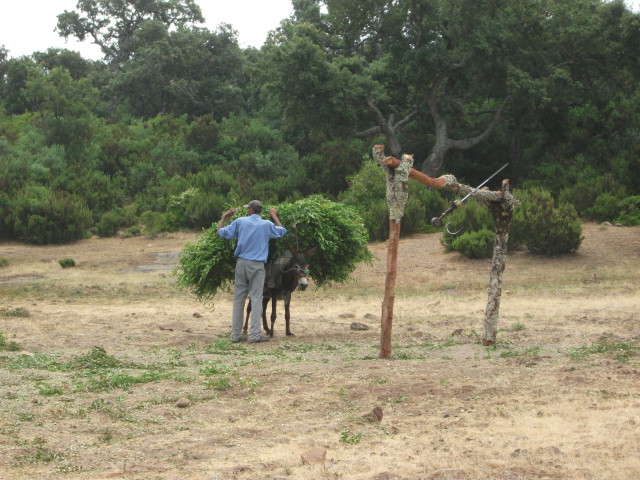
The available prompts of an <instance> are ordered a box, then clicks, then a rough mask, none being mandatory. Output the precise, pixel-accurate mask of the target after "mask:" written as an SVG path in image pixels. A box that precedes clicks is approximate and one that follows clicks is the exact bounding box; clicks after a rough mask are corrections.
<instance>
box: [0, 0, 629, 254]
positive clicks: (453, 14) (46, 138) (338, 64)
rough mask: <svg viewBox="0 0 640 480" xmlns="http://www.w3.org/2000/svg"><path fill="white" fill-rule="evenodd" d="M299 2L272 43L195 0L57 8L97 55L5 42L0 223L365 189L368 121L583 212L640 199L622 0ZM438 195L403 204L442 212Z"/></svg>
mask: <svg viewBox="0 0 640 480" xmlns="http://www.w3.org/2000/svg"><path fill="white" fill-rule="evenodd" d="M292 5H293V9H294V11H293V15H292V16H291V17H290V18H286V19H283V20H282V22H281V24H280V26H279V27H278V28H277V29H275V30H273V31H272V32H270V35H269V37H268V39H267V41H266V42H265V44H264V45H263V46H262V47H261V48H260V49H255V48H241V47H240V46H239V44H238V39H237V32H236V31H235V30H234V28H233V26H232V25H224V24H222V25H220V26H219V27H217V28H216V29H215V30H213V31H212V30H209V29H207V28H203V27H202V26H201V24H202V22H203V17H202V12H201V10H200V7H199V6H198V5H197V3H196V2H195V1H193V0H144V1H142V0H139V1H123V0H80V1H78V2H77V6H76V9H75V10H72V11H65V12H62V13H61V14H60V15H58V27H57V28H58V33H59V34H60V35H61V36H63V37H74V38H77V39H79V40H83V41H88V42H92V43H96V44H97V45H99V46H100V48H101V49H102V52H103V55H104V57H103V59H102V60H100V61H91V60H87V59H84V58H82V57H81V56H80V55H79V54H78V53H76V52H71V51H68V50H64V49H53V48H52V49H48V50H47V51H44V52H33V54H32V55H28V56H23V57H18V58H12V57H10V56H9V54H8V52H7V50H6V49H5V48H4V47H2V46H0V237H2V238H11V239H17V240H25V241H43V242H44V241H51V238H52V237H51V235H50V234H49V233H47V231H48V230H47V229H49V230H51V229H52V228H53V227H52V225H54V224H56V222H66V221H67V220H65V219H67V218H75V217H77V221H74V222H72V223H73V225H74V226H73V232H75V233H73V234H68V232H67V231H66V230H65V229H64V228H58V227H56V232H59V233H58V234H56V236H59V237H63V238H65V239H69V238H74V235H80V236H81V235H83V234H84V233H85V232H86V230H87V229H90V230H91V231H93V232H96V231H98V230H99V231H102V232H106V231H113V229H110V228H106V225H107V223H109V222H115V223H116V224H117V225H116V227H117V228H116V229H115V231H118V230H119V231H121V232H122V231H123V230H126V231H130V232H132V233H131V234H134V233H135V232H136V231H139V230H140V228H144V229H146V230H147V231H153V230H162V229H175V228H200V227H205V228H206V227H208V226H209V225H211V223H212V222H213V221H214V220H215V219H217V218H218V217H219V216H220V214H221V212H222V211H223V209H224V208H225V207H226V206H228V205H237V204H241V203H242V202H243V201H245V200H246V199H247V198H254V197H257V198H260V199H262V200H263V201H265V202H271V203H273V204H279V203H282V202H293V201H296V200H298V199H300V198H302V197H306V196H309V195H311V194H321V195H325V196H326V197H328V198H330V199H334V200H335V199H339V198H345V199H349V202H350V203H352V204H354V205H356V206H361V207H363V206H364V204H362V205H361V204H360V203H358V202H360V201H365V200H366V201H367V202H368V201H369V200H368V199H367V198H365V196H362V195H357V194H356V193H354V192H353V191H351V190H352V189H353V188H355V189H357V188H359V187H358V185H359V184H358V181H357V180H356V181H355V183H354V179H357V178H358V175H359V171H361V169H362V168H371V167H370V166H369V165H370V164H368V163H365V162H364V158H366V156H367V154H368V152H369V151H370V147H371V145H373V144H376V143H385V144H386V145H387V148H388V150H389V151H390V153H392V154H394V155H396V156H400V155H401V154H403V153H411V154H413V155H414V158H415V166H416V167H417V168H421V169H422V170H423V171H425V172H427V173H429V174H431V175H432V176H433V175H435V174H440V173H444V172H453V173H455V174H456V176H457V177H458V178H459V179H460V180H461V181H462V182H466V183H469V184H476V183H478V182H479V181H480V180H482V179H483V178H486V177H487V175H488V174H489V173H491V172H492V171H494V170H495V169H496V168H497V167H498V166H500V165H502V164H504V163H506V162H509V165H510V166H509V172H507V173H506V176H509V177H510V179H511V183H512V185H513V186H514V187H515V188H530V187H545V188H547V189H548V190H549V192H550V194H551V195H553V197H554V199H555V200H556V201H557V202H558V204H561V203H571V204H573V205H574V206H575V209H576V211H577V212H578V214H579V215H580V216H581V217H582V218H594V219H598V220H604V219H608V220H612V221H615V220H616V219H617V218H618V217H619V216H620V215H621V213H620V212H622V211H623V210H624V211H626V212H628V211H629V209H631V214H630V215H625V216H624V218H625V219H629V218H636V217H637V216H636V215H635V214H634V213H633V208H635V207H634V206H635V205H637V204H638V203H639V202H638V201H637V200H636V199H637V196H638V193H639V191H640V113H639V112H640V87H639V85H640V81H639V80H640V15H639V14H636V13H633V12H631V11H630V10H629V9H628V8H627V7H626V6H625V4H624V2H623V1H622V0H614V1H607V2H606V1H603V0H510V1H505V0H364V1H360V2H352V1H348V0H293V1H292ZM354 185H355V186H354ZM415 198H418V197H415ZM419 198H420V201H422V200H424V199H426V198H427V197H426V196H424V195H423V194H420V197H419ZM425 201H426V200H425ZM419 203H420V202H419ZM428 204H429V205H430V206H429V207H428V208H427V206H425V205H422V208H418V205H415V206H413V207H411V208H414V207H415V208H414V209H415V211H416V212H418V211H420V212H422V213H420V215H422V216H424V217H425V219H426V220H428V218H430V217H431V216H433V214H434V213H438V212H432V211H427V210H428V209H429V208H438V207H437V205H438V202H435V201H431V200H428ZM371 205H374V206H376V207H375V208H374V210H375V212H373V211H367V212H366V215H365V216H366V217H367V222H369V221H370V220H371V221H373V220H375V219H374V218H373V217H377V216H380V215H382V216H383V215H384V212H378V207H377V205H380V203H379V202H373V203H371ZM45 206H47V208H48V209H47V208H44V207H45ZM54 208H58V210H56V211H57V212H66V213H64V215H63V214H59V213H55V212H54V211H53V210H52V209H54ZM408 208H409V207H408ZM20 215H23V216H24V220H23V223H24V225H17V224H16V219H17V218H20ZM32 217H33V218H32ZM412 218H413V217H412ZM114 219H115V220H114ZM625 221H630V220H625ZM70 223H71V222H70ZM414 223H415V226H416V229H417V230H418V231H419V230H420V229H421V228H422V227H423V225H424V223H425V221H424V219H423V220H420V221H417V220H416V222H414ZM99 226H101V227H100V228H99ZM102 227H105V228H102ZM136 229H137V230H136ZM81 230H82V231H81Z"/></svg>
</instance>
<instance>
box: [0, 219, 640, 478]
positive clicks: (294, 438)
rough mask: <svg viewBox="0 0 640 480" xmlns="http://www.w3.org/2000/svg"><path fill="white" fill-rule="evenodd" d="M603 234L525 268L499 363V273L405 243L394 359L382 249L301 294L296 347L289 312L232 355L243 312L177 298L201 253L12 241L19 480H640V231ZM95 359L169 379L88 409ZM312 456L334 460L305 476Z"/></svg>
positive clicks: (10, 422) (14, 441)
mask: <svg viewBox="0 0 640 480" xmlns="http://www.w3.org/2000/svg"><path fill="white" fill-rule="evenodd" d="M584 235H585V240H584V242H583V245H582V246H581V248H580V250H579V251H578V252H577V253H576V254H573V255H563V256H557V257H551V258H547V257H538V256H534V255H531V254H529V253H528V252H527V251H526V250H518V251H515V252H512V253H510V255H509V259H508V263H507V270H506V272H505V274H504V290H503V297H502V306H501V316H500V328H501V330H500V332H499V334H498V340H499V342H498V345H497V347H495V348H485V347H483V346H482V345H481V342H480V339H481V336H482V331H483V318H484V307H485V304H486V284H487V280H488V272H489V261H485V260H481V261H480V260H468V259H465V258H464V257H462V256H460V255H458V254H455V253H453V254H444V253H443V250H442V247H441V246H440V244H439V235H418V236H414V237H411V238H406V239H403V240H401V243H400V255H399V272H398V289H397V298H396V304H395V315H394V330H393V339H394V343H393V357H392V358H391V359H385V360H381V359H378V353H379V341H380V329H379V322H380V305H381V301H382V292H383V284H384V275H385V269H386V264H385V253H386V245H385V244H384V243H375V244H371V246H370V248H371V251H372V252H373V254H374V255H375V256H376V260H375V261H374V262H373V264H372V265H364V266H361V267H360V268H359V269H358V270H357V271H356V272H355V273H354V281H353V282H350V283H347V284H344V285H336V286H333V287H331V288H327V289H321V290H312V291H306V292H304V293H296V294H295V296H294V300H293V302H292V316H293V320H292V330H293V332H294V333H295V334H296V335H295V336H294V337H286V336H285V335H284V322H283V319H282V315H280V316H279V317H278V321H277V323H276V328H275V337H274V338H273V340H272V341H271V342H269V343H266V344H261V345H244V344H240V345H231V344H229V343H228V342H227V338H228V330H229V324H230V308H231V296H230V294H229V293H222V294H219V295H218V296H217V297H216V299H215V305H213V306H212V305H203V304H201V303H198V302H196V301H195V300H194V298H193V297H192V296H190V295H189V294H187V293H184V292H178V291H176V289H175V286H174V283H175V277H174V276H173V275H172V273H171V269H172V268H173V266H174V265H175V262H176V258H177V254H178V252H179V251H180V250H181V249H182V247H183V246H184V243H185V242H186V241H192V240H193V238H194V237H193V235H191V234H176V235H169V236H165V237H160V238H155V239H150V238H142V237H138V238H130V239H89V240H85V241H81V242H78V243H76V244H74V245H66V246H53V247H34V246H25V245H19V244H13V243H3V244H0V258H7V259H8V260H9V266H7V267H5V268H1V269H0V312H2V313H3V314H2V315H0V333H2V334H3V336H4V339H5V341H6V342H16V343H17V344H19V346H20V349H19V351H15V352H14V351H0V405H1V408H0V422H1V423H0V479H3V480H5V479H6V480H9V479H20V480H24V479H45V478H46V479H57V478H61V479H106V478H123V479H198V480H200V479H243V480H244V479H296V480H300V479H363V480H395V479H403V480H407V479H604V478H606V479H620V480H623V479H631V478H637V477H638V476H639V475H640V456H638V453H637V448H638V445H639V444H640V409H639V407H640V360H639V359H640V352H638V353H636V352H637V350H638V346H639V345H640V322H639V321H638V320H639V318H638V312H639V311H640V310H639V306H640V295H638V294H639V290H640V287H639V286H638V285H640V270H639V269H638V265H639V261H640V228H622V227H611V226H609V227H602V226H598V225H593V224H587V225H585V231H584ZM61 258H73V259H74V260H75V261H76V264H77V266H76V267H75V268H69V269H62V268H61V267H60V265H59V264H58V260H59V259H61ZM18 312H23V313H25V315H28V316H18V315H17V313H18ZM354 322H355V323H359V324H363V325H366V326H368V327H369V329H368V330H355V329H353V328H352V324H353V323H354ZM603 339H606V341H604V340H603ZM96 346H99V347H102V348H103V349H104V351H106V352H107V353H108V354H109V356H110V357H113V358H116V359H118V360H120V361H123V362H129V363H132V364H134V363H135V364H136V365H141V364H144V365H148V366H150V367H153V369H155V370H154V371H161V372H165V373H169V374H170V375H169V376H168V377H169V378H158V379H156V380H154V381H148V382H140V383H135V384H133V385H130V386H128V387H125V388H119V387H117V386H114V387H113V388H106V389H102V390H99V391H89V389H88V388H83V385H89V378H90V377H91V375H93V377H98V376H100V374H99V373H93V374H91V373H89V374H84V373H83V372H82V369H81V367H80V368H79V370H78V371H74V370H73V369H71V370H69V369H68V368H67V369H65V368H53V367H52V365H58V364H60V365H68V364H71V363H73V361H74V359H77V358H78V357H80V356H82V355H86V354H87V353H88V352H91V351H92V349H93V348H94V347H96ZM621 355H626V356H624V357H621ZM21 362H23V363H21ZM65 362H66V363H65ZM21 365H24V366H22V367H21ZM140 372H141V370H140V369H139V368H138V370H135V372H134V373H135V375H140ZM212 372H215V374H214V373H212ZM220 372H223V373H220ZM105 375H107V376H108V374H106V373H105V374H103V377H104V376H105ZM102 379H103V380H104V378H102ZM221 380H226V381H227V383H226V384H225V385H223V383H224V382H222V381H221ZM45 387H58V389H59V390H58V391H57V393H55V394H47V393H46V388H45ZM180 398H187V399H188V400H189V406H187V407H186V408H180V407H178V406H176V402H177V401H178V399H180ZM375 407H379V408H380V409H381V411H382V412H383V418H382V420H381V421H378V420H377V419H376V418H375V417H374V416H372V415H371V412H372V410H373V409H374V408H375ZM312 447H319V449H320V451H321V452H325V453H326V458H324V460H321V461H318V462H314V461H311V463H305V462H303V461H302V458H301V455H303V454H305V452H308V450H309V449H310V448H312Z"/></svg>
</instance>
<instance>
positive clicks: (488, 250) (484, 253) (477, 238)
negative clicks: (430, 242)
mask: <svg viewBox="0 0 640 480" xmlns="http://www.w3.org/2000/svg"><path fill="white" fill-rule="evenodd" d="M494 239H495V232H493V231H491V230H489V229H487V228H482V229H480V230H477V231H474V232H465V233H462V234H460V235H459V236H457V237H455V238H454V239H453V240H452V241H451V250H456V251H458V252H460V253H461V254H462V255H464V256H465V257H468V258H490V257H491V256H492V254H493V243H494Z"/></svg>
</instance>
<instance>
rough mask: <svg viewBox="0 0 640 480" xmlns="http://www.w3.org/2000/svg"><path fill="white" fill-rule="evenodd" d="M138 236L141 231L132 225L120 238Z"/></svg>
mask: <svg viewBox="0 0 640 480" xmlns="http://www.w3.org/2000/svg"><path fill="white" fill-rule="evenodd" d="M138 235H142V229H141V228H140V227H139V226H138V225H132V226H130V227H129V228H127V229H126V230H125V232H124V233H123V234H122V238H130V237H137V236H138Z"/></svg>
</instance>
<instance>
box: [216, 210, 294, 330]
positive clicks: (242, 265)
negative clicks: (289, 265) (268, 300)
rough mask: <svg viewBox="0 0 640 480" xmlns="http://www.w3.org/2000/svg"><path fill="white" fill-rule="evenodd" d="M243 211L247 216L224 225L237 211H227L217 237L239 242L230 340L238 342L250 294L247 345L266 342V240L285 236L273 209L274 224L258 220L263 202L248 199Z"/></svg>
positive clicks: (219, 224)
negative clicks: (263, 326)
mask: <svg viewBox="0 0 640 480" xmlns="http://www.w3.org/2000/svg"><path fill="white" fill-rule="evenodd" d="M243 208H246V209H247V216H246V217H240V218H237V219H236V220H234V221H233V222H231V224H230V225H229V226H227V227H225V226H224V222H225V220H226V219H227V218H228V217H230V216H231V215H233V214H234V213H235V212H236V210H235V209H233V208H232V209H229V210H227V211H226V212H224V214H223V215H222V218H221V219H220V221H219V222H218V236H220V237H221V238H224V239H226V240H231V239H232V238H237V239H238V245H237V247H236V250H235V252H234V255H235V257H236V258H237V259H238V260H237V261H236V275H235V281H234V288H233V313H232V317H231V341H232V342H233V343H238V342H240V340H241V332H242V324H243V320H244V318H243V317H244V304H245V301H246V299H247V295H249V299H250V301H251V328H250V329H249V335H248V338H247V342H248V343H262V342H268V341H269V339H268V338H264V337H263V336H262V333H261V332H262V329H261V318H262V291H263V288H264V275H265V273H264V265H265V263H267V256H268V254H269V240H270V239H272V238H281V237H282V236H284V234H285V233H287V229H286V228H284V227H283V226H282V224H281V223H280V219H279V218H278V212H277V210H276V209H275V208H271V209H270V210H269V215H271V218H272V220H273V222H270V221H269V220H263V219H262V218H260V212H262V203H260V202H259V201H258V200H251V201H250V202H249V203H248V204H246V205H245V206H244V207H243Z"/></svg>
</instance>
